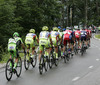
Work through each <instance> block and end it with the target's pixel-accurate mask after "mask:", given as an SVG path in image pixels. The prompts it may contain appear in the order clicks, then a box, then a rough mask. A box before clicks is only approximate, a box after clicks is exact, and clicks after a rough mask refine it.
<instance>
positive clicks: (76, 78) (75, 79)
mask: <svg viewBox="0 0 100 85" xmlns="http://www.w3.org/2000/svg"><path fill="white" fill-rule="evenodd" d="M79 78H80V77H75V78H74V79H73V80H72V81H77V80H78V79H79Z"/></svg>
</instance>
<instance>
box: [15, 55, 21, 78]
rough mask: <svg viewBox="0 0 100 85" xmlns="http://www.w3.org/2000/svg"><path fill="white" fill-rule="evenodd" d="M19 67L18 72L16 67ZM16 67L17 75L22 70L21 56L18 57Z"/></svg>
mask: <svg viewBox="0 0 100 85" xmlns="http://www.w3.org/2000/svg"><path fill="white" fill-rule="evenodd" d="M18 67H19V68H20V70H19V72H18V71H17V68H18ZM17 68H16V76H17V77H19V76H20V75H21V72H22V60H21V57H19V58H18V63H17Z"/></svg>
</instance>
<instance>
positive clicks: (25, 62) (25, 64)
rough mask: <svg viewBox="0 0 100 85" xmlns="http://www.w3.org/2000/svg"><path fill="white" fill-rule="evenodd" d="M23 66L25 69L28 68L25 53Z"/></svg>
mask: <svg viewBox="0 0 100 85" xmlns="http://www.w3.org/2000/svg"><path fill="white" fill-rule="evenodd" d="M27 55H28V54H27ZM28 57H29V56H28ZM24 67H25V69H26V70H28V68H29V60H28V59H27V58H26V55H25V56H24Z"/></svg>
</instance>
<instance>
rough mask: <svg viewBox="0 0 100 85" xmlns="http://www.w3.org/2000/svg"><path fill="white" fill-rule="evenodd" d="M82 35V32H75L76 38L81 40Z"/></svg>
mask: <svg viewBox="0 0 100 85" xmlns="http://www.w3.org/2000/svg"><path fill="white" fill-rule="evenodd" d="M80 34H81V32H80V30H76V31H75V37H76V38H79V37H80Z"/></svg>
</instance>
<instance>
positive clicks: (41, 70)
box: [39, 56, 44, 75]
mask: <svg viewBox="0 0 100 85" xmlns="http://www.w3.org/2000/svg"><path fill="white" fill-rule="evenodd" d="M40 63H41V66H39V72H40V75H42V73H43V67H44V60H43V57H42V56H41V59H40Z"/></svg>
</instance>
